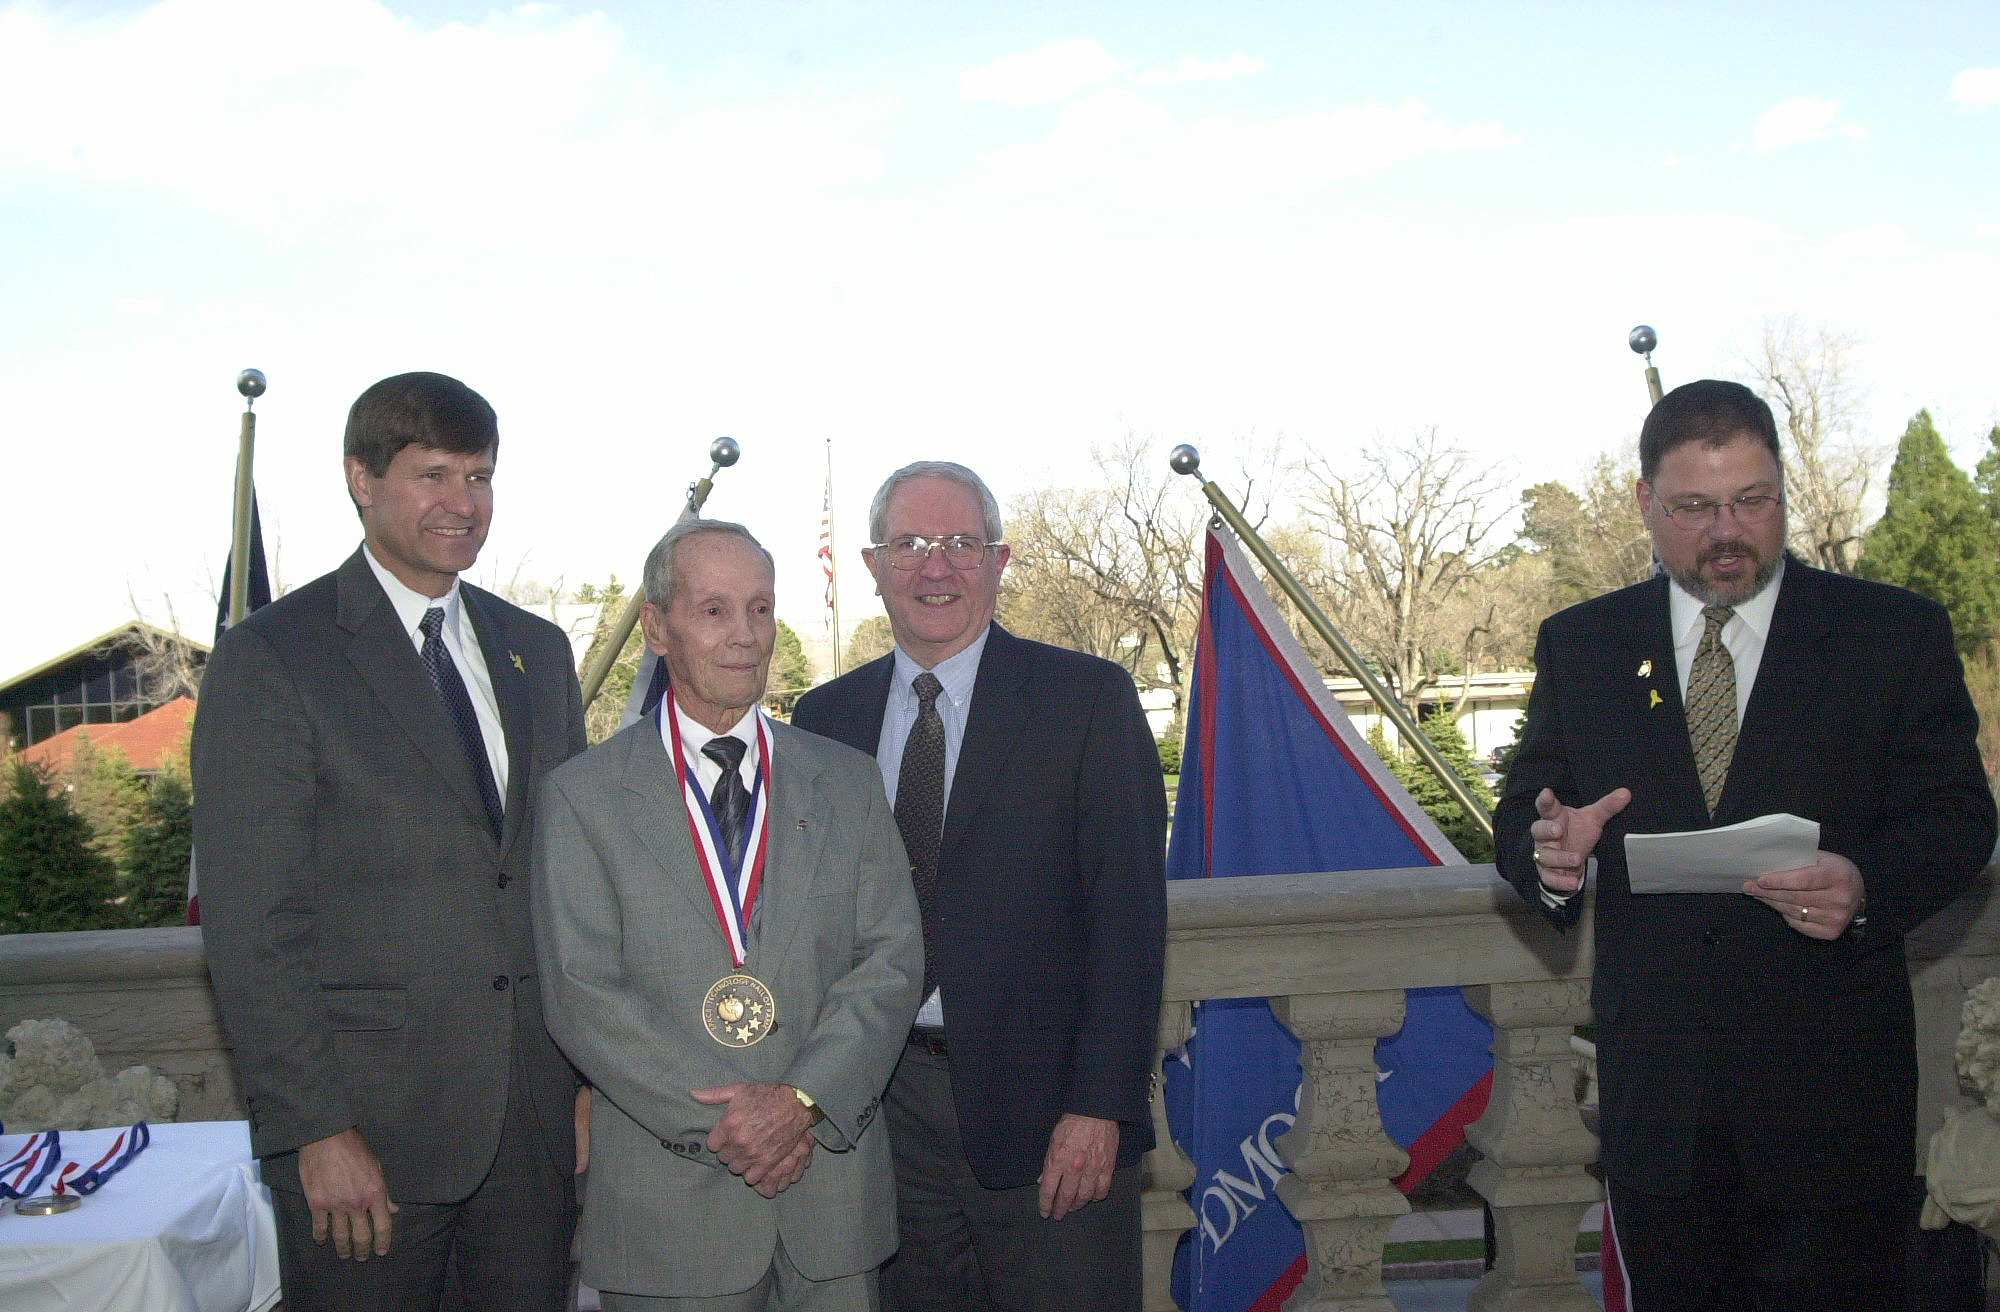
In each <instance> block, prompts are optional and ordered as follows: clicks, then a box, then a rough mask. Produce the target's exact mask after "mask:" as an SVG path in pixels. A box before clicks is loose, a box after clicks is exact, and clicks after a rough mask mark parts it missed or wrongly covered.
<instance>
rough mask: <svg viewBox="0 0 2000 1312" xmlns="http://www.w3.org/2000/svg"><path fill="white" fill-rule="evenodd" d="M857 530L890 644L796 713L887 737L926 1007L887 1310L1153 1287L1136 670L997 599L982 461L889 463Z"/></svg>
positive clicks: (880, 744) (904, 1131)
mask: <svg viewBox="0 0 2000 1312" xmlns="http://www.w3.org/2000/svg"><path fill="white" fill-rule="evenodd" d="M869 527H870V530H871V532H872V534H873V536H874V538H875V545H873V546H871V547H868V548H866V549H864V550H863V551H862V553H861V555H862V559H863V561H865V562H866V563H867V565H868V568H869V569H870V571H872V572H873V574H874V575H875V587H876V591H877V592H879V593H880V594H881V596H882V602H883V605H884V606H885V608H886V609H887V610H888V612H889V624H890V627H891V628H892V629H893V630H894V632H895V636H896V649H895V650H894V651H892V652H890V653H889V654H888V655H887V656H884V657H882V658H881V659H880V660H876V661H873V662H871V663H870V664H867V665H864V666H862V667H861V668H860V669H858V670H855V671H853V672H852V673H850V674H848V675H847V676H845V677H844V678H840V679H835V680H834V681H833V682H831V683H828V684H825V685H823V686H821V687H819V688H816V689H814V690H813V691H811V692H809V693H807V694H806V695H805V697H804V698H803V699H801V700H800V702H799V706H798V711H797V714H796V715H795V716H794V717H793V723H795V724H797V725H798V726H799V727H801V728H804V729H809V730H812V731H813V732H815V733H822V734H826V735H827V736H829V737H832V738H836V739H839V740H840V741H842V742H845V743H847V744H849V745H850V746H853V747H858V748H860V749H861V750H862V751H864V752H867V753H869V754H870V755H872V756H873V757H875V759H876V762H877V764H878V766H879V767H880V770H881V775H882V782H883V786H884V789H885V790H886V791H887V792H888V795H889V800H890V802H891V803H892V804H893V805H894V807H895V811H896V823H897V825H898V827H899V828H900V829H901V830H902V835H903V845H904V846H905V847H906V848H907V849H908V850H909V856H910V876H911V880H912V882H913V883H914V884H915V886H916V890H917V901H918V904H919V906H920V908H921V910H922V916H923V931H924V985H923V995H924V1004H923V1008H922V1009H921V1010H920V1011H919V1012H918V1013H917V1021H916V1026H915V1028H913V1029H912V1031H911V1033H910V1036H909V1042H908V1044H907V1045H906V1046H905V1047H904V1049H903V1054H902V1058H901V1060H900V1062H899V1063H898V1064H897V1067H896V1073H895V1075H894V1076H893V1077H892V1078H891V1080H890V1082H889V1092H888V1095H887V1097H886V1098H885V1100H884V1108H885V1113H886V1117H887V1120H888V1126H889V1142H890V1147H891V1149H892V1150H893V1153H894V1156H895V1164H896V1203H897V1222H898V1231H899V1238H900V1245H901V1246H900V1248H899V1249H898V1251H897V1254H896V1256H895V1257H894V1258H892V1259H891V1260H890V1262H889V1264H888V1266H886V1267H885V1268H884V1269H883V1273H882V1302H883V1306H884V1307H885V1308H887V1309H890V1312H911V1310H912V1309H937V1310H938V1312H987V1310H1004V1312H1015V1310H1016V1309H1019V1310H1020V1312H1028V1310H1029V1309H1035V1310H1037V1312H1057V1310H1059V1309H1069V1308H1077V1307H1090V1308H1093V1309H1131V1312H1137V1309H1138V1307H1139V1292H1140V1291H1139V1157H1140V1155H1141V1154H1142V1153H1144V1152H1145V1151H1146V1150H1147V1149H1148V1148H1150V1147H1152V1145H1153V1135H1152V1120H1151V1117H1150V1115H1149V1113H1148V1106H1147V1103H1148V1094H1149V1092H1150V1088H1151V1072H1152V1068H1153V1039H1154V1035H1155V1032H1156V1029H1157V1026H1158V1022H1159V1008H1160V983H1161V970H1162V963H1163V959H1164V952H1165V934H1166V930H1165V923H1166V883H1165V879H1166V873H1165V851H1164V849H1165V833H1166V792H1165V789H1164V788H1163V787H1162V784H1161V777H1160V759H1159V753H1158V749H1157V748H1156V747H1155V746H1154V743H1153V737H1152V734H1151V732H1150V731H1149V730H1148V729H1147V726H1146V718H1145V715H1144V713H1143V712H1142V711H1141V710H1140V708H1139V697H1138V693H1137V692H1136V691H1135V690H1134V688H1133V686H1132V679H1131V676H1129V675H1128V674H1126V672H1125V671H1124V670H1122V669H1120V668H1119V667H1118V666H1116V665H1113V664H1112V663H1111V662H1109V661H1105V660H1100V659H1098V658H1097V657H1094V656H1085V655H1083V654H1081V653H1078V652H1073V651H1064V650H1062V649H1060V648H1057V647H1049V646H1045V645H1043V644H1041V643H1037V642H1028V641H1026V640H1024V639H1021V638H1017V637H1015V636H1014V635H1013V634H1011V633H1009V632H1007V630H1006V629H1004V628H1002V627H1001V626H1000V625H998V624H996V623H994V622H993V614H994V610H995V609H996V607H997V605H998V602H999V596H1000V576H1001V572H1002V571H1003V570H1004V569H1005V568H1006V566H1007V545H1006V543H1004V542H1002V541H1001V540H1000V510H999V507H998V506H997V505H996V504H995V502H994V500H993V494H992V493H991V492H989V491H988V490H987V488H986V485H985V484H984V483H983V482H981V481H980V479H979V476H978V475H977V474H974V473H973V472H972V471H971V470H969V469H967V468H965V467H964V466H963V465H956V464H950V463H947V462H944V461H924V462H922V463H919V464H913V465H908V466H906V467H904V468H903V469H900V470H897V471H896V472H895V473H894V474H891V475H890V476H889V479H888V481H887V482H885V483H883V485H882V488H881V490H880V491H879V492H877V493H876V494H875V502H874V506H873V508H872V510H871V512H870V515H869Z"/></svg>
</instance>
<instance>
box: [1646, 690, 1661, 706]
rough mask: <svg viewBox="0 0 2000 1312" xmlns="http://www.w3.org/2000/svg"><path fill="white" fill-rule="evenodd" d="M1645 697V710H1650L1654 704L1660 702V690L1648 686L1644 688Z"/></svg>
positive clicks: (1656, 704)
mask: <svg viewBox="0 0 2000 1312" xmlns="http://www.w3.org/2000/svg"><path fill="white" fill-rule="evenodd" d="M1646 697H1647V701H1646V709H1647V710H1649V711H1650V710H1652V709H1653V708H1654V707H1655V706H1658V705H1659V704H1660V690H1659V689H1658V688H1648V689H1646Z"/></svg>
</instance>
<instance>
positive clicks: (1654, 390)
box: [1625, 323, 1665, 405]
mask: <svg viewBox="0 0 2000 1312" xmlns="http://www.w3.org/2000/svg"><path fill="white" fill-rule="evenodd" d="M1625 344H1626V345H1627V346H1629V347H1631V348H1632V353H1633V354H1634V355H1643V356H1645V357H1646V392H1647V394H1648V395H1649V396H1651V397H1652V398H1653V404H1654V405H1658V404H1659V403H1660V398H1661V397H1662V396H1664V395H1665V393H1664V392H1662V391H1661V390H1660V371H1659V370H1658V369H1655V368H1654V367H1653V348H1654V347H1656V346H1658V345H1659V344H1660V335H1659V334H1658V333H1656V332H1654V331H1653V328H1652V325H1651V324H1643V323H1642V324H1640V325H1639V326H1638V327H1637V328H1634V329H1633V330H1632V331H1631V332H1630V333H1628V334H1626V336H1625Z"/></svg>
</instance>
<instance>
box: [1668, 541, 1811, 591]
mask: <svg viewBox="0 0 2000 1312" xmlns="http://www.w3.org/2000/svg"><path fill="white" fill-rule="evenodd" d="M1785 536H1786V534H1785V524H1784V521H1783V520H1780V521H1779V525H1778V542H1779V544H1780V545H1779V547H1778V549H1777V550H1775V551H1773V552H1771V554H1770V555H1768V556H1766V555H1764V554H1763V553H1761V552H1759V551H1758V549H1757V547H1756V544H1755V543H1752V542H1751V541H1749V540H1748V539H1747V538H1743V537H1739V538H1736V539H1735V540H1733V541H1729V542H1715V543H1711V544H1710V545H1708V546H1706V547H1704V548H1703V549H1702V551H1701V554H1700V555H1698V556H1696V557H1695V560H1694V566H1693V568H1692V569H1681V568H1677V567H1675V566H1672V565H1669V566H1667V573H1668V575H1669V576H1670V577H1671V578H1672V579H1673V580H1674V582H1676V583H1678V584H1680V585H1681V587H1682V588H1684V589H1686V590H1687V594H1688V595H1689V596H1691V597H1693V598H1694V599H1695V600H1696V601H1699V602H1700V603H1701V604H1702V605H1704V606H1740V605H1742V604H1743V603H1744V602H1746V601H1748V600H1750V598H1752V597H1754V596H1756V595H1757V594H1758V593H1760V592H1762V591H1763V590H1764V589H1765V588H1767V587H1769V586H1770V584H1771V580H1772V579H1773V578H1774V577H1776V575H1777V573H1778V562H1779V561H1780V560H1781V559H1783V557H1784V554H1785V553H1784V546H1783V543H1784V541H1785ZM1722 556H1740V557H1742V558H1743V559H1745V560H1747V561H1749V562H1750V566H1751V568H1750V573H1749V575H1748V576H1747V577H1737V578H1733V579H1710V578H1708V577H1706V576H1704V575H1703V574H1702V572H1701V571H1702V568H1703V567H1704V566H1705V565H1707V564H1708V563H1709V562H1710V561H1712V560H1715V559H1717V558H1719V557H1722Z"/></svg>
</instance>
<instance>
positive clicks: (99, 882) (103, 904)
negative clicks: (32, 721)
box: [0, 760, 117, 934]
mask: <svg viewBox="0 0 2000 1312" xmlns="http://www.w3.org/2000/svg"><path fill="white" fill-rule="evenodd" d="M9 782H10V785H11V787H10V791H9V793H8V795H7V797H6V799H5V800H4V801H0V933H22V934H30V933H45V932H48V931H51V930H64V929H108V928H111V927H112V925H113V924H114V923H115V919H114V916H115V908H113V907H112V906H111V900H112V898H113V896H114V895H115V893H116V891H117V890H116V887H115V882H114V879H115V877H114V875H113V872H112V866H111V863H110V862H109V861H107V860H106V859H105V858H104V857H103V856H101V855H99V854H98V853H97V852H95V851H92V850H91V846H90V830H89V827H88V826H86V825H85V824H84V822H83V820H82V818H81V817H79V816H78V815H77V813H76V812H75V811H74V810H72V809H71V808H70V804H69V799H68V798H67V797H66V796H65V795H64V794H62V793H60V792H52V791H50V787H49V778H48V776H47V775H46V774H44V773H42V772H41V771H40V770H37V769H36V768H35V767H33V766H32V765H29V764H28V763H27V762H25V761H21V760H16V761H15V762H14V769H13V774H12V776H11V779H10V781H9Z"/></svg>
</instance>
